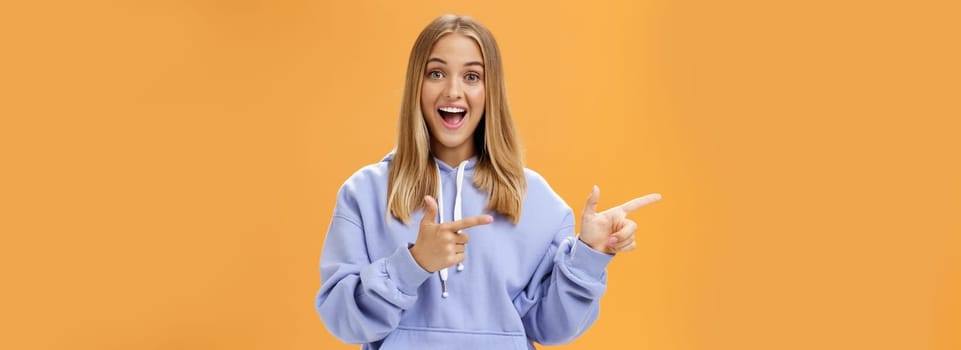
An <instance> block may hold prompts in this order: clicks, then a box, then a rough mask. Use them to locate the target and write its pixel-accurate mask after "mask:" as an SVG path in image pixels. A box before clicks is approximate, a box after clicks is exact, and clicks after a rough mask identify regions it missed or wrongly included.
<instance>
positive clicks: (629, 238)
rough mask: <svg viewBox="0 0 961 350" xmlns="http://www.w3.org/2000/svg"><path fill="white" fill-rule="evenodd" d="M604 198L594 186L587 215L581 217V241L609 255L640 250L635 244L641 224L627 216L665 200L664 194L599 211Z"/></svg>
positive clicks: (646, 196)
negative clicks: (635, 235)
mask: <svg viewBox="0 0 961 350" xmlns="http://www.w3.org/2000/svg"><path fill="white" fill-rule="evenodd" d="M600 198H601V190H600V189H599V188H597V186H594V189H593V191H591V195H590V197H588V198H587V205H586V206H585V207H584V214H582V215H581V231H580V232H581V233H580V235H579V236H578V237H579V238H580V240H581V241H584V243H586V244H587V245H589V246H590V247H591V248H593V249H594V250H596V251H599V252H604V253H608V254H616V253H619V252H629V251H632V250H634V249H635V248H637V243H636V242H635V241H634V231H637V223H635V222H634V221H633V220H631V219H628V218H627V214H630V213H631V212H633V211H635V210H638V209H640V208H641V207H644V206H646V205H648V204H651V203H654V202H657V201H659V200H661V195H660V194H658V193H651V194H648V195H645V196H641V197H638V198H635V199H632V200H630V201H628V202H627V203H624V204H621V205H619V206H616V207H613V208H611V209H608V210H605V211H602V212H600V213H598V212H596V210H597V202H598V201H599V200H600Z"/></svg>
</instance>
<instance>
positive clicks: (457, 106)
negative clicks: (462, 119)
mask: <svg viewBox="0 0 961 350" xmlns="http://www.w3.org/2000/svg"><path fill="white" fill-rule="evenodd" d="M446 107H454V108H460V109H463V110H464V111H467V106H462V105H441V106H438V107H437V109H441V108H446Z"/></svg>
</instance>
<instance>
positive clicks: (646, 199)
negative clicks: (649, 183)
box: [619, 193, 661, 214]
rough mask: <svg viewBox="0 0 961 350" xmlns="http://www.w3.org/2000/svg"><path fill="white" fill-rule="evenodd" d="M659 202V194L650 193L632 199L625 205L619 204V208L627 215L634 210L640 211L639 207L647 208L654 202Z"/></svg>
mask: <svg viewBox="0 0 961 350" xmlns="http://www.w3.org/2000/svg"><path fill="white" fill-rule="evenodd" d="M659 200H661V194H660V193H651V194H648V195H644V196H641V197H637V198H634V199H632V200H630V201H628V202H627V203H624V204H621V205H620V207H619V208H621V210H623V211H624V213H625V214H629V213H631V212H633V211H635V210H638V209H641V207H644V206H647V205H649V204H652V203H654V202H657V201H659Z"/></svg>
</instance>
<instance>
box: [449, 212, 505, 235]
mask: <svg viewBox="0 0 961 350" xmlns="http://www.w3.org/2000/svg"><path fill="white" fill-rule="evenodd" d="M491 222H494V217H492V216H490V215H478V216H472V217H469V218H463V219H460V220H457V221H451V222H449V223H448V227H450V228H451V230H453V231H454V232H457V231H460V230H463V229H466V228H470V227H474V226H479V225H487V224H489V223H491Z"/></svg>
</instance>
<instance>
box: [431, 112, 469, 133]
mask: <svg viewBox="0 0 961 350" xmlns="http://www.w3.org/2000/svg"><path fill="white" fill-rule="evenodd" d="M437 113H438V114H439V115H440V119H441V120H443V121H444V126H446V127H448V128H451V129H456V128H458V127H460V125H461V124H463V123H464V119H466V117H467V110H466V109H464V108H460V107H441V108H438V109H437Z"/></svg>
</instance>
